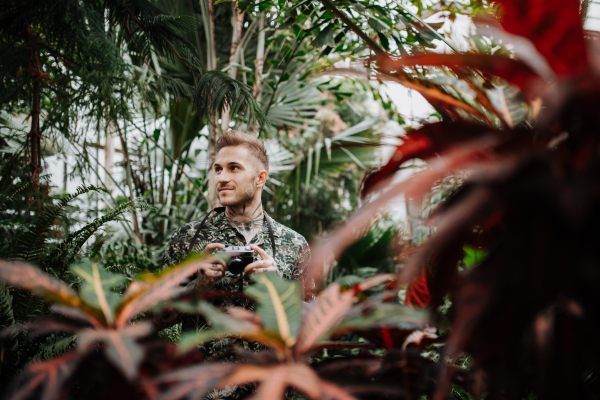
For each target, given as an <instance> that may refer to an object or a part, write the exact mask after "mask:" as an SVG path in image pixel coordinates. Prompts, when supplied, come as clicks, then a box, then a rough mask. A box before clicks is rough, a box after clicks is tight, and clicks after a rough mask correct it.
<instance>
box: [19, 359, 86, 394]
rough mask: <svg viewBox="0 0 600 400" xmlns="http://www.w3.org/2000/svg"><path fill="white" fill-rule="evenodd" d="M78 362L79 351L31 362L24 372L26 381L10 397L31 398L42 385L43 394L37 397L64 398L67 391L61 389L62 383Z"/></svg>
mask: <svg viewBox="0 0 600 400" xmlns="http://www.w3.org/2000/svg"><path fill="white" fill-rule="evenodd" d="M78 362H79V357H78V354H77V352H75V351H71V352H68V353H67V354H64V355H62V356H60V357H57V358H53V359H51V360H48V361H43V362H34V363H30V364H29V365H28V366H27V368H26V369H25V371H24V372H23V375H24V376H25V377H26V378H27V379H26V383H25V384H24V385H23V387H21V388H20V390H19V391H18V392H16V393H14V394H13V395H12V396H11V397H10V398H11V399H12V400H21V399H26V398H29V397H30V395H31V394H32V392H33V391H34V390H36V389H37V388H38V387H39V386H40V385H41V386H42V387H43V389H42V395H41V397H36V398H41V399H42V400H53V399H56V398H63V397H64V395H65V393H63V392H62V391H61V387H62V384H63V383H64V382H65V381H66V380H67V379H68V378H69V376H70V375H71V373H72V372H73V371H74V370H75V367H76V366H77V363H78Z"/></svg>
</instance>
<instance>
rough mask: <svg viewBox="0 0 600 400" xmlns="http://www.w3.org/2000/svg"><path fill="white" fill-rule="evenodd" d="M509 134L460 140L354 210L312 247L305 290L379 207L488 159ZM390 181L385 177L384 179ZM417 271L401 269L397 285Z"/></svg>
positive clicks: (363, 229) (317, 280) (414, 194)
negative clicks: (321, 241) (417, 171)
mask: <svg viewBox="0 0 600 400" xmlns="http://www.w3.org/2000/svg"><path fill="white" fill-rule="evenodd" d="M480 130H481V129H480ZM463 133H464V132H463ZM511 137H512V135H507V136H506V137H501V136H500V135H498V134H494V135H491V134H487V135H485V136H482V137H481V138H479V139H476V140H469V141H462V142H461V145H460V146H456V147H455V148H453V149H450V150H448V151H445V152H444V153H442V154H440V156H439V157H438V158H436V159H435V160H434V161H432V162H431V163H430V166H429V169H428V170H425V171H421V172H419V173H418V174H416V175H415V176H413V177H411V178H409V179H408V180H406V181H403V182H397V183H393V184H390V187H389V188H387V190H386V191H384V192H382V193H381V194H380V195H379V196H378V197H377V198H375V199H374V200H373V201H371V202H370V203H367V204H366V205H364V206H363V207H362V208H361V209H360V210H358V211H357V212H355V213H354V215H353V216H352V217H351V218H350V219H349V220H348V222H346V224H344V225H343V226H342V227H341V228H339V229H338V230H337V231H336V232H335V233H334V234H332V235H331V236H330V237H329V239H328V240H327V241H325V242H324V243H320V244H318V245H314V246H313V247H312V249H313V250H314V251H313V257H312V259H311V263H310V265H309V267H308V269H307V272H306V278H305V280H304V285H305V289H306V290H311V286H312V285H313V282H314V284H316V285H318V284H319V283H320V282H321V280H322V279H323V268H324V267H325V266H327V265H329V264H330V263H331V260H333V259H336V258H337V257H339V256H340V255H341V254H342V252H343V251H344V250H346V249H347V248H348V247H349V246H350V245H351V244H352V243H354V242H355V241H356V240H357V239H358V237H359V233H360V232H366V230H367V227H368V226H370V225H371V224H372V222H373V218H374V217H375V215H377V214H378V213H379V212H380V210H381V208H382V207H385V206H386V205H387V204H388V203H389V202H390V201H392V200H393V199H394V198H396V197H397V196H398V195H400V194H404V195H405V196H407V197H409V198H410V197H419V196H422V195H423V194H424V193H426V192H427V191H428V190H429V189H430V188H431V185H432V184H433V183H434V182H436V181H437V180H439V179H441V178H443V177H444V176H446V175H447V174H448V173H450V172H452V171H455V170H457V169H465V168H469V167H472V165H473V164H474V163H475V162H476V161H479V160H483V159H489V157H491V156H492V155H493V153H494V152H495V149H496V148H497V147H499V146H501V145H502V144H505V143H506V142H507V139H509V138H511ZM447 147H449V146H447ZM389 181H390V179H389V178H388V180H386V182H389ZM381 186H383V184H382V185H381ZM417 271H418V270H415V269H414V266H413V267H411V268H403V269H402V271H401V272H400V275H399V277H398V281H397V285H402V284H404V283H406V282H407V281H409V280H410V279H412V276H413V274H414V273H415V272H417Z"/></svg>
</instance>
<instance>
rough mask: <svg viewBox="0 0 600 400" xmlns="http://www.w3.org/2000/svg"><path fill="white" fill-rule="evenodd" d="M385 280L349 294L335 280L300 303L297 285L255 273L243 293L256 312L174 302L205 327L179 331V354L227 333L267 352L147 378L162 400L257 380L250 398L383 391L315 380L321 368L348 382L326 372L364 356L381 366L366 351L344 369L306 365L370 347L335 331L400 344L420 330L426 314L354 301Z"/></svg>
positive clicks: (362, 359) (360, 360) (358, 361)
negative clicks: (386, 336)
mask: <svg viewBox="0 0 600 400" xmlns="http://www.w3.org/2000/svg"><path fill="white" fill-rule="evenodd" d="M390 278H391V276H390V275H385V274H384V275H378V276H375V277H373V278H371V279H368V280H366V281H363V282H361V283H359V284H357V285H355V286H353V287H352V288H350V289H348V290H344V288H343V287H342V286H340V285H339V284H335V283H334V284H332V285H330V286H329V287H328V288H327V289H325V290H324V291H323V292H322V293H320V294H319V296H317V297H316V298H315V299H314V300H313V301H311V302H310V303H308V304H307V305H305V306H303V303H302V301H301V298H302V296H301V295H302V291H301V288H300V285H299V284H298V283H297V282H290V281H286V280H283V279H282V278H280V277H279V276H278V275H277V274H272V273H267V274H261V275H258V276H256V277H255V278H254V279H255V282H256V285H254V286H251V287H250V288H248V289H247V291H246V293H247V294H248V295H250V296H252V297H253V298H255V299H256V300H257V302H258V307H257V311H256V312H251V311H248V310H246V309H243V308H238V307H233V308H228V309H227V310H226V312H221V311H219V310H218V309H216V308H215V307H213V306H212V305H210V304H209V303H205V302H202V303H200V304H199V305H198V306H197V307H194V306H192V305H190V304H181V303H180V304H178V305H177V306H178V307H179V308H180V309H182V310H184V311H187V312H193V311H197V312H200V313H201V314H202V315H204V316H205V317H206V318H207V319H208V320H209V321H210V323H211V329H209V330H204V331H200V332H192V333H188V334H184V335H183V337H182V340H181V343H180V351H185V350H186V349H189V348H190V347H192V346H195V345H198V344H203V343H205V342H207V341H210V340H214V339H216V338H221V337H224V336H229V337H233V338H240V339H242V340H249V341H256V342H258V343H260V344H262V345H264V346H266V347H268V348H270V349H271V350H272V351H273V352H266V351H259V352H248V351H245V350H243V349H241V348H240V349H238V350H236V353H238V355H239V357H240V358H241V359H242V362H237V363H230V364H220V363H214V362H207V363H205V364H202V365H198V366H190V367H185V368H183V369H181V370H175V371H171V372H169V373H167V374H165V375H163V376H160V377H158V378H156V379H154V380H153V381H151V382H150V385H160V384H166V383H168V384H170V386H169V388H168V390H166V392H165V393H164V394H163V396H164V398H166V399H177V398H181V397H185V396H192V397H195V398H202V397H203V396H205V395H206V394H207V393H208V392H209V391H210V390H213V389H217V390H223V389H226V388H228V387H232V386H234V387H235V386H239V385H244V384H248V383H252V382H257V383H259V385H258V387H257V389H256V396H258V397H261V398H266V397H268V398H284V396H285V393H286V389H287V388H288V387H293V388H294V389H295V390H297V391H299V392H301V393H302V394H303V395H306V396H308V397H309V398H321V397H322V396H325V397H327V396H331V397H334V398H346V399H350V398H354V397H352V395H351V392H352V391H353V390H356V391H359V390H363V391H364V390H366V386H369V390H371V391H373V392H378V391H383V392H385V391H386V390H387V389H388V388H387V387H385V386H384V387H382V388H378V387H377V386H375V385H373V386H370V385H366V382H363V383H364V384H365V387H363V386H357V385H354V386H352V388H348V389H344V388H343V387H340V386H338V384H336V383H333V382H331V381H329V380H327V379H324V378H322V377H320V376H319V371H320V369H321V368H323V370H326V371H327V372H326V374H327V376H328V377H329V378H332V377H333V376H336V377H337V379H338V380H341V381H342V382H345V383H347V380H348V379H347V378H348V377H347V375H346V374H337V375H335V374H333V372H335V371H341V370H342V369H348V368H352V367H357V368H360V366H361V363H363V364H364V362H365V359H370V360H371V364H372V367H373V368H374V369H383V365H382V364H381V363H382V360H380V359H377V358H375V359H373V358H372V357H371V356H368V355H366V354H365V355H364V356H361V355H356V356H354V357H352V356H350V357H346V358H344V363H341V364H343V365H339V366H337V367H333V366H331V365H329V366H327V367H325V366H324V365H323V366H321V365H320V363H315V362H313V364H312V365H309V364H310V357H312V356H314V355H316V354H317V352H318V351H321V350H324V349H330V350H333V351H335V350H352V349H355V350H356V349H358V350H360V349H369V348H374V346H372V345H369V344H366V343H364V342H362V343H361V342H347V341H340V340H334V341H331V340H328V339H330V338H332V337H336V336H339V335H341V334H342V333H349V332H357V334H358V335H359V336H360V335H362V334H364V335H369V334H370V335H371V337H376V336H377V334H376V332H374V331H376V330H377V329H383V330H387V331H388V333H389V332H392V331H394V332H402V333H401V334H400V336H399V337H398V338H397V339H398V340H400V341H403V339H402V338H404V339H406V338H407V337H408V335H409V334H410V333H411V332H413V331H415V330H418V329H424V328H425V324H426V320H425V319H424V317H425V315H424V314H423V313H420V312H417V311H414V310H411V309H410V308H406V307H404V306H401V305H398V304H384V303H381V302H380V301H377V300H365V301H363V302H359V303H358V304H355V301H356V295H357V294H358V293H361V292H364V291H365V290H368V289H370V288H372V287H373V286H376V285H379V284H381V283H385V282H387V281H389V279H390ZM376 344H379V343H377V342H376ZM344 378H346V379H344ZM357 379H359V378H357ZM265 396H266V397H265Z"/></svg>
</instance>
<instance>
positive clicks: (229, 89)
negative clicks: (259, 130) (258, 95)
mask: <svg viewBox="0 0 600 400" xmlns="http://www.w3.org/2000/svg"><path fill="white" fill-rule="evenodd" d="M194 104H195V105H196V107H197V109H198V110H199V111H200V112H201V113H203V114H204V116H205V118H206V119H207V120H208V119H209V118H210V116H211V115H212V116H215V117H217V118H220V117H221V115H222V114H223V111H224V110H226V109H227V110H229V112H230V113H231V114H232V115H237V114H239V113H241V112H242V111H243V112H244V116H245V118H246V120H247V123H248V126H252V125H253V124H254V123H258V124H259V125H260V126H263V125H264V124H265V123H267V119H266V116H265V115H264V113H263V111H262V109H261V108H260V106H259V105H258V104H257V103H256V102H255V100H254V97H253V96H252V88H251V87H249V86H248V85H246V84H244V83H243V82H240V81H238V80H236V79H233V78H230V77H229V76H227V74H225V73H223V72H221V71H209V72H206V73H205V74H203V75H202V77H201V78H200V80H199V81H198V85H197V88H196V92H195V94H194Z"/></svg>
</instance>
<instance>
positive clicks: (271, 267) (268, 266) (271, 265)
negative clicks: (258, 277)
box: [244, 244, 279, 274]
mask: <svg viewBox="0 0 600 400" xmlns="http://www.w3.org/2000/svg"><path fill="white" fill-rule="evenodd" d="M250 248H251V249H252V250H254V251H255V252H257V253H258V255H259V256H260V258H262V260H258V261H254V262H253V263H252V264H248V265H247V266H246V268H245V269H244V272H245V273H247V274H252V273H258V274H262V273H265V272H279V270H278V269H277V267H276V266H275V260H274V259H273V257H271V256H270V255H268V254H267V253H266V252H265V251H264V250H263V249H261V248H260V247H258V246H257V245H255V244H253V245H250Z"/></svg>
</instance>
